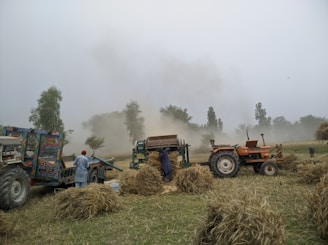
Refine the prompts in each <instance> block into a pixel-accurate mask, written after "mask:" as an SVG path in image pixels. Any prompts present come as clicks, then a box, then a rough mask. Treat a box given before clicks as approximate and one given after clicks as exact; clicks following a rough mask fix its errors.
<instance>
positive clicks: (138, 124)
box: [124, 101, 144, 144]
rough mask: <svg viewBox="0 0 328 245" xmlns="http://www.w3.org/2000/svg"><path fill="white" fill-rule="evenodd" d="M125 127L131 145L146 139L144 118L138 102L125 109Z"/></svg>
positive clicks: (131, 103) (132, 102) (133, 102)
mask: <svg viewBox="0 0 328 245" xmlns="http://www.w3.org/2000/svg"><path fill="white" fill-rule="evenodd" d="M124 112H125V125H126V128H127V130H128V132H129V136H130V140H131V143H132V144H133V143H134V142H135V141H136V140H138V139H141V138H143V137H144V118H143V117H141V116H140V115H139V114H140V113H141V112H142V111H141V110H140V109H139V105H138V103H137V102H136V101H131V102H130V103H129V104H127V105H126V107H125V110H124Z"/></svg>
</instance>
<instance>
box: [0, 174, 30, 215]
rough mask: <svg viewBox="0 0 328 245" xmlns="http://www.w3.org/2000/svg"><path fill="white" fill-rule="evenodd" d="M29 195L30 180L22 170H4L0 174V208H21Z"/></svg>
mask: <svg viewBox="0 0 328 245" xmlns="http://www.w3.org/2000/svg"><path fill="white" fill-rule="evenodd" d="M29 194H30V179H29V176H28V175H27V173H26V172H25V171H24V170H23V169H22V168H19V167H18V168H8V169H4V170H3V171H2V172H1V174H0V208H2V209H5V210H9V209H13V208H18V207H20V206H22V205H23V204H24V203H25V202H26V200H27V198H28V196H29Z"/></svg>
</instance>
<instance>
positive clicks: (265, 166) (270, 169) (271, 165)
mask: <svg viewBox="0 0 328 245" xmlns="http://www.w3.org/2000/svg"><path fill="white" fill-rule="evenodd" d="M278 172H279V168H278V165H277V163H275V162H272V161H267V162H264V163H262V165H261V169H260V173H261V174H263V175H267V176H276V175H277V174H278Z"/></svg>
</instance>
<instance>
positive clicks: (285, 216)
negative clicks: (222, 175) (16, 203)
mask: <svg viewBox="0 0 328 245" xmlns="http://www.w3.org/2000/svg"><path fill="white" fill-rule="evenodd" d="M316 148H317V153H316V158H318V157H320V156H322V155H324V154H326V153H327V152H328V151H327V148H328V146H327V145H325V144H318V145H317V146H316ZM290 154H294V155H295V156H296V157H297V158H298V159H299V161H303V160H304V159H309V156H308V144H291V145H289V146H287V147H285V155H290ZM207 157H208V154H191V162H198V161H206V160H207ZM129 161H130V159H129V157H128V156H120V157H118V158H117V160H116V165H117V166H119V167H121V168H123V169H128V166H129ZM119 175H120V173H119V172H118V171H116V170H113V171H110V172H107V176H106V177H107V180H110V179H118V178H119ZM169 185H174V183H170V184H169ZM314 188H315V184H305V183H300V182H299V175H298V173H297V172H294V171H290V170H287V169H284V168H283V169H281V170H280V173H279V175H278V176H276V177H268V176H261V175H258V174H255V173H254V171H253V168H252V167H242V168H241V170H240V172H239V173H238V176H237V177H235V178H227V179H215V184H214V190H213V191H210V192H207V193H203V194H198V195H190V194H183V193H177V192H169V193H165V194H162V195H150V196H141V195H133V194H127V195H124V196H120V198H121V200H122V206H123V208H122V209H121V210H119V211H117V212H108V213H102V214H99V215H98V216H96V217H95V218H92V219H90V220H83V221H81V220H80V221H77V220H71V219H65V218H63V219H60V220H58V219H54V205H55V202H54V196H55V194H54V192H53V190H52V189H50V188H44V187H33V188H32V193H31V196H30V198H29V200H28V202H27V203H26V205H25V206H23V207H21V208H19V209H15V210H11V211H9V212H6V213H5V217H6V221H7V222H8V225H10V227H11V229H10V231H8V232H7V233H5V234H1V236H0V244H8V245H9V244H10V245H18V244H19V245H20V244H49V245H50V244H192V243H193V240H194V237H195V231H196V230H197V229H198V227H199V225H200V224H201V222H202V221H203V220H204V217H206V214H207V204H208V202H209V201H211V200H214V199H215V198H216V197H218V196H220V195H223V194H224V195H225V196H226V197H230V198H233V197H236V196H239V195H241V194H249V195H255V196H259V197H261V198H264V199H265V200H266V201H267V202H268V203H269V204H270V206H271V208H272V210H273V211H275V212H279V213H280V214H281V217H282V221H283V225H284V228H285V237H286V244H304V245H305V244H318V245H319V244H327V241H324V240H323V239H321V238H320V236H319V234H318V232H317V227H316V225H315V224H314V223H313V222H312V221H311V220H310V218H309V217H308V212H307V207H308V196H309V193H311V192H312V191H313V190H314Z"/></svg>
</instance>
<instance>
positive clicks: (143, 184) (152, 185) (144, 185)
mask: <svg viewBox="0 0 328 245" xmlns="http://www.w3.org/2000/svg"><path fill="white" fill-rule="evenodd" d="M135 186H136V188H137V190H138V194H141V195H145V196H148V195H154V194H158V193H160V192H162V191H163V180H162V176H161V173H160V172H159V171H158V169H157V168H155V167H152V166H150V165H145V166H144V167H142V168H141V169H140V170H138V172H137V175H136V180H135Z"/></svg>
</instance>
